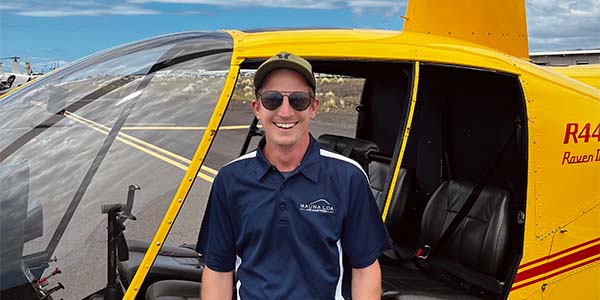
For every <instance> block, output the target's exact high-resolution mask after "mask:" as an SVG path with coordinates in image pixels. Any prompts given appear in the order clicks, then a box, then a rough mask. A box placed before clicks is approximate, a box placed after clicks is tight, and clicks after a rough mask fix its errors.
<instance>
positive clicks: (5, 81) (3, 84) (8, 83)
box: [0, 56, 39, 95]
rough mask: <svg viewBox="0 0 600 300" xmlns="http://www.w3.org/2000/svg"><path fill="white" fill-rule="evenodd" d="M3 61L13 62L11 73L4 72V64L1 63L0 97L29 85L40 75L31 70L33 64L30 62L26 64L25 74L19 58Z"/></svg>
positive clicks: (14, 57) (12, 57)
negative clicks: (25, 84)
mask: <svg viewBox="0 0 600 300" xmlns="http://www.w3.org/2000/svg"><path fill="white" fill-rule="evenodd" d="M1 59H10V60H12V66H11V71H10V72H4V68H3V67H2V62H0V95H2V94H5V93H7V92H8V91H10V90H11V89H14V88H16V87H19V86H21V85H22V84H24V83H27V82H29V81H31V80H33V79H35V78H36V77H38V76H39V75H35V74H33V70H32V69H31V64H30V63H29V62H25V73H23V72H22V71H21V64H20V63H19V59H21V58H20V57H18V56H11V57H2V58H0V60H1Z"/></svg>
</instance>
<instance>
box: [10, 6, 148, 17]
mask: <svg viewBox="0 0 600 300" xmlns="http://www.w3.org/2000/svg"><path fill="white" fill-rule="evenodd" d="M16 14H17V15H21V16H28V17H70V16H106V15H113V16H131V15H156V14H160V12H159V11H155V10H151V9H145V8H139V7H135V6H128V5H117V6H114V7H111V8H97V9H93V8H92V9H72V8H61V9H45V10H25V11H20V12H17V13H16Z"/></svg>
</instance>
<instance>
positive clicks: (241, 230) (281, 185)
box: [198, 136, 390, 300]
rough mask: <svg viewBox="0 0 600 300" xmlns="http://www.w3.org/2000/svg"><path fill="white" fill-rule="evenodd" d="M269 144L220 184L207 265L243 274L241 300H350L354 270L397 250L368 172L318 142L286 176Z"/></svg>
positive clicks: (205, 238) (206, 242)
mask: <svg viewBox="0 0 600 300" xmlns="http://www.w3.org/2000/svg"><path fill="white" fill-rule="evenodd" d="M264 144H265V141H264V139H263V140H262V141H261V142H260V143H259V146H258V150H256V151H254V152H251V153H248V154H246V155H244V156H242V157H240V158H238V159H236V160H234V161H233V162H231V163H229V164H227V165H225V166H224V167H223V168H222V169H221V170H220V171H219V174H218V175H217V177H216V178H215V181H214V183H213V187H212V190H211V194H210V199H209V207H208V208H207V214H206V215H205V217H204V220H203V222H202V223H203V224H202V229H201V232H200V238H199V241H198V250H200V251H199V252H201V253H203V254H204V257H205V261H206V265H207V266H208V267H209V268H210V269H212V270H215V271H219V272H229V271H233V270H236V273H237V279H238V282H237V292H238V299H243V300H246V299H303V300H306V299H323V300H325V299H326V300H330V299H350V298H351V293H350V283H351V280H350V274H351V268H363V267H367V266H369V265H371V264H372V263H373V262H375V260H376V259H377V257H378V256H379V255H380V254H381V252H383V251H385V250H387V249H389V248H390V245H389V240H388V236H387V233H386V231H385V228H384V225H383V222H382V220H381V216H380V214H379V210H378V208H377V204H376V203H375V200H374V198H373V194H372V192H371V189H370V187H369V183H368V179H367V176H366V174H365V172H364V171H363V170H362V168H361V167H360V166H359V165H358V163H356V162H355V161H353V160H351V159H349V158H347V157H345V156H342V155H339V154H336V153H333V152H330V151H328V150H324V149H321V147H320V145H319V144H318V143H317V142H316V141H315V140H314V139H313V138H312V136H311V142H310V146H309V148H308V151H307V153H306V154H305V156H304V158H303V159H302V162H301V164H300V165H299V166H298V167H297V168H296V169H295V170H294V171H292V172H291V173H289V174H288V176H286V177H284V176H283V175H282V174H281V173H280V172H278V171H277V169H276V168H275V167H274V166H272V165H271V164H270V163H269V162H268V161H267V160H266V159H265V157H264V155H263V153H262V151H261V149H262V148H263V147H264Z"/></svg>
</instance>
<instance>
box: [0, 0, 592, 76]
mask: <svg viewBox="0 0 600 300" xmlns="http://www.w3.org/2000/svg"><path fill="white" fill-rule="evenodd" d="M483 1H485V0H483ZM526 8H527V23H528V33H529V49H530V51H532V52H539V51H553V50H575V49H600V0H526ZM405 10H406V0H397V1H391V0H107V1H97V0H8V1H2V2H0V58H3V57H10V56H20V57H21V58H22V61H30V62H31V64H32V66H33V69H34V71H36V72H40V71H47V70H49V69H50V67H52V66H53V65H56V64H58V65H59V66H62V65H64V64H66V63H68V62H71V61H74V60H77V59H79V58H82V57H84V56H87V55H90V54H92V53H95V52H97V51H100V50H103V49H106V48H110V47H114V46H117V45H120V44H124V43H128V42H132V41H136V40H141V39H146V38H150V37H154V36H158V35H163V34H168V33H174V32H182V31H190V30H219V29H241V30H243V29H256V28H297V27H326V28H331V27H333V28H376V29H391V30H402V26H403V19H402V18H401V16H403V15H404V13H405ZM2 62H3V65H4V68H5V69H6V70H8V68H9V66H10V60H6V59H3V60H2Z"/></svg>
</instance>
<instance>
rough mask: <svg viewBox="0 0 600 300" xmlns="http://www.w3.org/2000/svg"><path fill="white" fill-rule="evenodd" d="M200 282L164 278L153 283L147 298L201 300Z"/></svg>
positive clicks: (149, 299)
mask: <svg viewBox="0 0 600 300" xmlns="http://www.w3.org/2000/svg"><path fill="white" fill-rule="evenodd" d="M200 285H201V284H200V282H193V281H184V280H163V281H159V282H157V283H155V284H153V285H151V286H150V287H149V288H148V290H147V291H146V300H200Z"/></svg>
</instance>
